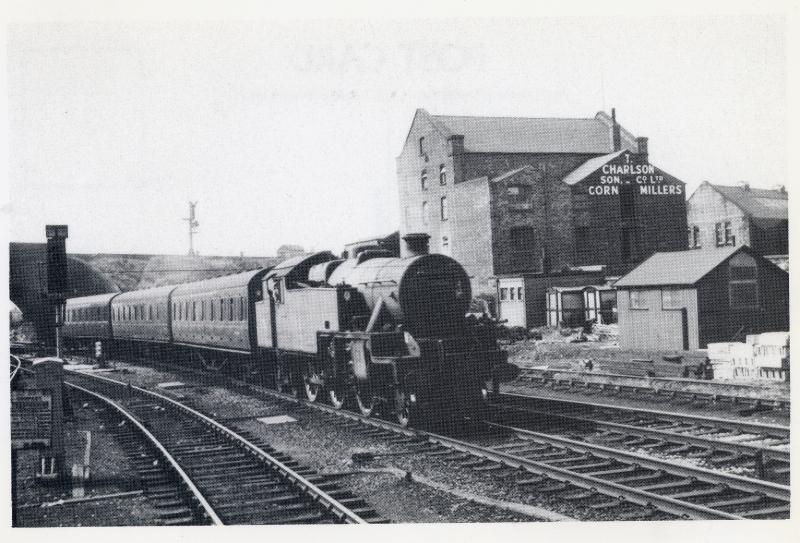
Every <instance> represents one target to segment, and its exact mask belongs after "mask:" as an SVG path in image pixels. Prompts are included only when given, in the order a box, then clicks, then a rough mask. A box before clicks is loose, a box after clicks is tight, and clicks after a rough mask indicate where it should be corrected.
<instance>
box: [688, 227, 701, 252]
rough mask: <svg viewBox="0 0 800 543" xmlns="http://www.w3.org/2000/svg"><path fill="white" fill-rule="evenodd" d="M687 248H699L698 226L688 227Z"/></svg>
mask: <svg viewBox="0 0 800 543" xmlns="http://www.w3.org/2000/svg"><path fill="white" fill-rule="evenodd" d="M689 248H690V249H699V248H700V227H699V226H690V227H689Z"/></svg>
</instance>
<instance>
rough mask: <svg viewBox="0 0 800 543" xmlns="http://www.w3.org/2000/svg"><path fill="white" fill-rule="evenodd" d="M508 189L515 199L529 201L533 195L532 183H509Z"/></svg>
mask: <svg viewBox="0 0 800 543" xmlns="http://www.w3.org/2000/svg"><path fill="white" fill-rule="evenodd" d="M506 191H507V192H508V195H509V196H511V197H512V198H513V199H514V200H520V201H527V200H528V199H529V198H530V196H531V186H530V185H521V184H518V185H509V186H508V187H507V188H506Z"/></svg>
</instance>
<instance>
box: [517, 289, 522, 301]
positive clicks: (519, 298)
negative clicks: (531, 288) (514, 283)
mask: <svg viewBox="0 0 800 543" xmlns="http://www.w3.org/2000/svg"><path fill="white" fill-rule="evenodd" d="M521 299H522V287H517V300H521Z"/></svg>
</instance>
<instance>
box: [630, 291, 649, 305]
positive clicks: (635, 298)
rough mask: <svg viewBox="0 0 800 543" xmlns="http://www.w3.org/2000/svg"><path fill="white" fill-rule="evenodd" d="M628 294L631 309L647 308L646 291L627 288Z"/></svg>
mask: <svg viewBox="0 0 800 543" xmlns="http://www.w3.org/2000/svg"><path fill="white" fill-rule="evenodd" d="M628 294H629V300H630V304H629V306H630V308H631V309H647V291H644V290H629V291H628Z"/></svg>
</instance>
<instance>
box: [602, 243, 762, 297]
mask: <svg viewBox="0 0 800 543" xmlns="http://www.w3.org/2000/svg"><path fill="white" fill-rule="evenodd" d="M739 251H745V252H747V253H748V254H751V255H753V253H752V252H750V250H749V249H748V248H747V246H746V245H740V246H739V247H723V248H719V249H690V250H687V251H672V252H665V253H655V254H653V256H651V257H650V258H648V259H647V260H645V261H644V262H642V263H641V264H639V265H638V266H637V267H636V268H634V269H633V270H631V272H630V273H628V274H627V275H624V276H622V277H621V278H620V279H619V281H617V282H616V283H614V286H615V287H650V286H666V285H678V286H681V285H683V286H691V285H694V284H695V283H697V282H698V281H699V280H700V279H702V278H703V277H705V276H706V275H708V273H710V272H711V270H713V269H714V268H716V267H717V266H719V265H720V264H722V263H723V262H725V261H726V260H727V259H728V258H730V257H731V256H733V255H734V254H735V253H738V252H739ZM753 256H755V255H753Z"/></svg>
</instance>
